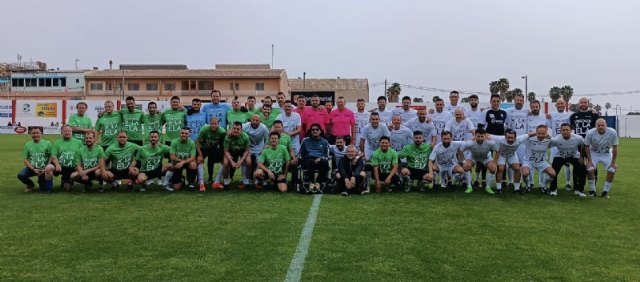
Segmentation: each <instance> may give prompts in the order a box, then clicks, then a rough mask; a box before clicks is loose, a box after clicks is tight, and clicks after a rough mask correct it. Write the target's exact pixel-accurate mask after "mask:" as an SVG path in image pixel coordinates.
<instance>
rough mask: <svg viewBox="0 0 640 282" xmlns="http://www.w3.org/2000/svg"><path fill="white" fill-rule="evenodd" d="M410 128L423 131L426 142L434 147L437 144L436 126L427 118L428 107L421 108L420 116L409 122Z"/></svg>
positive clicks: (414, 130)
mask: <svg viewBox="0 0 640 282" xmlns="http://www.w3.org/2000/svg"><path fill="white" fill-rule="evenodd" d="M407 127H408V128H409V130H411V131H413V132H416V131H420V132H422V136H423V137H424V143H425V144H429V146H431V147H432V148H433V146H435V145H436V140H437V138H436V135H437V134H436V128H435V126H433V123H432V122H431V121H430V120H429V119H427V109H426V108H425V109H419V110H418V116H417V117H415V118H413V119H411V120H410V121H408V122H407Z"/></svg>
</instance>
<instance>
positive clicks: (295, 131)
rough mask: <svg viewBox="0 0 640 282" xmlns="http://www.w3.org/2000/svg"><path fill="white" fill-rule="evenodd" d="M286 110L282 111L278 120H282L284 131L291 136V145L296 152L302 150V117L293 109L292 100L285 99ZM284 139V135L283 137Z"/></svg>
mask: <svg viewBox="0 0 640 282" xmlns="http://www.w3.org/2000/svg"><path fill="white" fill-rule="evenodd" d="M283 109H284V112H282V113H280V114H279V115H278V116H277V117H276V120H279V121H281V122H282V130H283V131H282V133H283V134H286V135H289V137H291V147H293V150H294V151H295V152H296V154H297V153H298V152H299V151H300V138H299V135H300V133H301V132H302V119H301V118H300V115H299V114H298V113H296V112H294V111H293V105H292V103H291V101H289V100H286V101H284V108H283ZM280 139H282V136H281V138H280Z"/></svg>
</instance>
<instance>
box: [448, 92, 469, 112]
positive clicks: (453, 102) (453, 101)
mask: <svg viewBox="0 0 640 282" xmlns="http://www.w3.org/2000/svg"><path fill="white" fill-rule="evenodd" d="M459 100H460V93H458V91H455V90H454V91H451V92H450V93H449V104H447V105H446V106H444V111H445V112H448V113H449V114H451V115H452V116H453V115H455V112H456V110H457V109H462V110H463V111H464V113H465V115H466V113H467V109H465V108H464V107H463V106H462V105H460V103H458V101H459Z"/></svg>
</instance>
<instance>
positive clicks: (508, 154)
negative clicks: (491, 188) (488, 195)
mask: <svg viewBox="0 0 640 282" xmlns="http://www.w3.org/2000/svg"><path fill="white" fill-rule="evenodd" d="M535 135H536V133H529V134H522V135H517V136H516V132H515V130H513V129H510V128H509V129H507V130H506V131H505V134H504V136H492V137H491V138H492V140H493V141H495V142H496V144H498V148H499V150H498V152H497V153H496V155H495V157H494V160H496V163H497V165H498V173H496V193H498V194H502V184H503V183H502V181H503V180H504V176H505V174H504V173H505V171H506V166H507V165H508V166H509V168H510V169H512V170H513V178H512V179H513V185H514V191H515V192H517V193H519V194H521V195H522V194H523V193H524V192H523V190H520V180H521V177H520V176H521V175H520V164H521V163H522V160H523V159H521V158H520V157H519V156H518V154H517V151H518V149H519V148H520V145H521V144H523V143H525V142H526V141H527V140H528V139H529V137H531V136H535Z"/></svg>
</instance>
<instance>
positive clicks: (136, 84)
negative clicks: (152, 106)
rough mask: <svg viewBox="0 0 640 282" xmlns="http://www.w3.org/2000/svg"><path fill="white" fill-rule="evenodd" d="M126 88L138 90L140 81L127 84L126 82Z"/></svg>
mask: <svg viewBox="0 0 640 282" xmlns="http://www.w3.org/2000/svg"><path fill="white" fill-rule="evenodd" d="M127 90H129V91H140V83H129V84H127Z"/></svg>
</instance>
